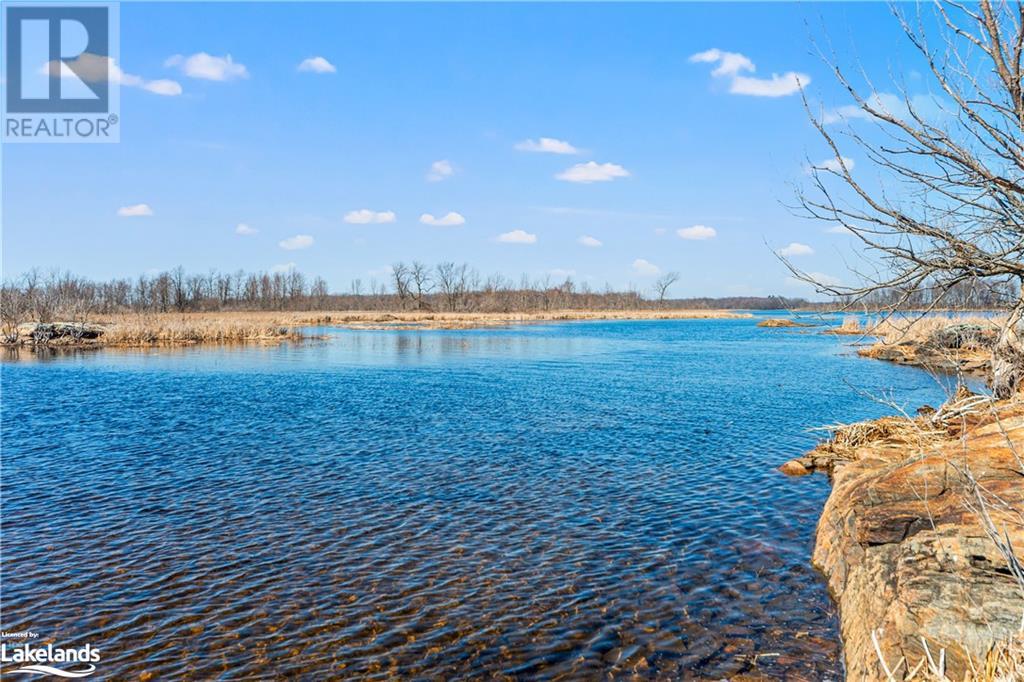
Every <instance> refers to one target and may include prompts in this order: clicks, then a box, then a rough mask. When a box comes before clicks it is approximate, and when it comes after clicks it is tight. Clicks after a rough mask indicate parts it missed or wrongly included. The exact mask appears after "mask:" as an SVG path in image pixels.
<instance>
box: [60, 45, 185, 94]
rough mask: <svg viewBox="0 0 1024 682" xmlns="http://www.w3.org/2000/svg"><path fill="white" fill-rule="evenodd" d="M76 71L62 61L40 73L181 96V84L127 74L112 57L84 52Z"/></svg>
mask: <svg viewBox="0 0 1024 682" xmlns="http://www.w3.org/2000/svg"><path fill="white" fill-rule="evenodd" d="M71 64H73V65H74V69H72V67H71V66H69V65H68V64H65V63H64V62H62V61H59V62H47V63H46V64H43V66H42V68H41V69H40V73H42V74H43V75H47V74H48V75H49V76H50V77H51V78H65V79H67V78H81V79H82V80H83V81H86V82H89V83H98V82H100V81H103V80H106V81H109V82H111V83H117V84H118V85H122V86H124V87H129V88H141V89H143V90H146V91H147V92H152V93H153V94H155V95H164V96H167V97H173V96H176V95H180V94H181V92H182V90H181V84H180V83H178V82H177V81H172V80H167V79H159V80H153V81H150V80H146V79H145V78H142V77H141V76H136V75H133V74H130V73H125V72H124V71H122V70H121V67H119V66H118V65H117V62H115V61H114V59H113V58H111V57H101V56H100V55H95V54H92V53H91V52H83V53H82V54H80V55H79V56H78V57H77V58H75V59H74V60H72V61H71Z"/></svg>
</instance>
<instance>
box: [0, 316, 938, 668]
mask: <svg viewBox="0 0 1024 682" xmlns="http://www.w3.org/2000/svg"><path fill="white" fill-rule="evenodd" d="M755 323H756V320H681V321H650V322H585V323H564V324H550V325H533V326H521V327H514V328H508V329H490V330H471V331H422V332H416V331H413V332H410V331H343V330H323V331H324V333H325V334H327V336H328V338H327V339H325V340H323V341H317V342H312V343H307V344H289V345H282V346H279V347H277V346H275V347H240V346H236V347H229V348H190V349H185V350H159V351H148V352H131V351H115V350H108V351H99V352H89V353H72V354H62V355H52V356H47V357H43V356H33V355H32V354H31V353H25V352H22V353H21V354H20V359H19V360H16V361H7V362H4V363H3V364H2V365H0V369H2V408H3V411H2V427H3V446H4V447H3V459H2V468H0V474H2V497H3V500H2V501H3V509H2V511H3V516H2V524H3V525H2V558H3V578H2V581H3V582H2V607H3V609H2V618H3V621H2V623H0V627H2V629H3V630H7V631H16V630H24V629H31V630H32V631H34V632H37V633H39V634H40V639H39V642H42V643H45V642H47V641H52V642H54V643H55V644H56V645H59V646H72V645H76V646H81V645H84V644H85V643H90V644H91V645H92V646H93V647H95V648H97V649H99V650H100V652H101V656H102V660H101V662H100V663H98V664H97V677H99V678H100V679H139V678H140V676H141V677H143V679H145V678H146V677H147V675H149V676H153V679H159V680H164V679H195V680H214V679H231V680H241V679H252V680H257V679H260V680H265V679H278V678H285V677H289V678H293V677H298V678H305V679H317V680H323V679H340V678H358V679H367V678H372V677H378V678H402V679H408V678H413V677H428V678H435V679H440V678H445V679H457V678H463V679H465V678H489V679H500V678H509V679H538V678H541V679H555V678H559V679H580V678H585V679H594V678H597V677H602V676H604V677H607V676H611V677H631V676H638V677H641V678H655V677H658V678H664V677H684V678H693V677H701V678H706V677H721V676H727V675H732V674H737V673H741V672H751V673H763V674H766V675H769V676H771V677H773V678H776V677H784V676H791V677H793V678H798V679H838V678H840V676H841V668H840V663H839V644H838V636H837V629H836V618H835V614H834V612H833V608H832V606H831V605H830V603H829V599H828V597H827V594H826V591H825V587H824V584H823V582H822V580H821V579H820V577H819V576H818V575H817V574H816V573H815V571H814V570H813V569H812V568H811V566H810V563H809V560H810V554H811V548H812V542H813V534H814V527H815V524H816V522H817V519H818V515H819V513H820V511H821V507H822V504H823V503H824V500H825V498H826V496H827V494H828V483H827V481H826V479H825V478H824V477H823V476H814V477H805V478H801V479H787V478H785V477H783V476H782V475H780V474H779V473H777V472H776V471H775V467H776V466H777V465H778V464H780V463H782V462H783V461H785V460H787V459H789V458H791V457H793V456H796V455H798V454H800V453H801V452H803V451H804V450H806V449H808V448H810V447H811V446H812V445H813V444H814V442H815V436H814V435H811V434H808V433H807V432H806V429H808V427H814V426H817V425H821V424H826V423H830V422H835V421H852V420H857V419H862V418H868V417H875V416H879V415H881V414H883V413H885V412H886V408H883V407H882V406H881V405H880V404H879V403H877V402H873V401H872V400H870V399H869V398H867V397H865V395H863V394H862V393H861V392H862V391H863V392H867V393H874V394H882V393H883V392H885V393H886V395H888V396H890V397H893V398H895V399H897V400H898V401H900V402H903V403H906V404H907V405H908V406H909V407H916V406H917V405H919V404H921V403H926V402H927V403H931V404H933V405H934V404H937V403H938V402H939V401H941V399H942V390H941V388H940V387H939V386H938V385H937V384H936V381H935V380H934V379H933V378H931V377H930V376H928V375H927V374H926V373H924V372H922V371H919V370H915V369H912V368H907V367H900V366H895V365H891V364H888V363H884V362H878V361H871V360H863V359H860V358H856V357H854V356H852V355H851V354H850V349H849V347H847V346H844V345H843V342H844V340H845V341H847V342H848V341H850V340H851V339H849V338H847V339H836V338H834V337H828V336H823V335H820V334H817V333H814V332H813V331H812V332H810V333H808V332H807V331H805V330H798V331H796V332H794V331H788V330H778V329H763V328H758V327H756V326H755Z"/></svg>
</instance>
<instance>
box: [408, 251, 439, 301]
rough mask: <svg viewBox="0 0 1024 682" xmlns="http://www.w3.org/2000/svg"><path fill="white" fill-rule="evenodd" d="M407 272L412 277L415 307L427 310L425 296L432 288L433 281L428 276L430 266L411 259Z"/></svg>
mask: <svg viewBox="0 0 1024 682" xmlns="http://www.w3.org/2000/svg"><path fill="white" fill-rule="evenodd" d="M409 274H410V276H411V277H412V284H413V289H414V291H413V295H414V296H415V298H416V309H417V310H429V309H430V303H429V302H428V301H427V300H426V298H425V297H426V295H427V294H429V293H430V292H431V290H432V289H433V288H434V282H433V279H432V278H431V276H430V267H429V266H427V265H424V264H423V263H421V262H419V261H413V263H412V268H410V270H409Z"/></svg>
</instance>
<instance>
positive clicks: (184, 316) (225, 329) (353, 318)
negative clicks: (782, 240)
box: [49, 310, 751, 347]
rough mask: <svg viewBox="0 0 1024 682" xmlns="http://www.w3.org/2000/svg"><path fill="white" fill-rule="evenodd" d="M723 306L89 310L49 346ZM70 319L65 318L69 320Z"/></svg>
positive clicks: (472, 324)
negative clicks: (81, 327) (80, 331)
mask: <svg viewBox="0 0 1024 682" xmlns="http://www.w3.org/2000/svg"><path fill="white" fill-rule="evenodd" d="M749 317H751V315H750V314H749V313H736V312H731V311H727V310H630V311H617V310H612V311H603V310H555V311H547V312H537V313H509V314H503V313H433V312H387V311H330V312H215V313H150V314H113V315H89V316H86V317H85V318H84V319H75V320H73V322H76V323H79V322H84V323H87V324H90V325H97V326H99V327H101V328H102V329H103V333H102V335H101V336H100V337H99V338H98V339H95V340H75V339H71V338H63V339H61V338H57V339H53V340H51V341H49V345H54V346H58V345H65V346H118V347H145V346H181V345H193V344H201V343H211V344H215V343H277V342H280V341H286V340H298V339H302V338H305V337H304V334H303V333H302V332H301V331H299V328H300V327H309V326H337V327H348V328H352V329H471V328H477V327H498V326H507V325H510V324H524V323H530V322H549V321H567V320H661V319H709V318H723V319H733V318H749ZM69 321H70V320H69Z"/></svg>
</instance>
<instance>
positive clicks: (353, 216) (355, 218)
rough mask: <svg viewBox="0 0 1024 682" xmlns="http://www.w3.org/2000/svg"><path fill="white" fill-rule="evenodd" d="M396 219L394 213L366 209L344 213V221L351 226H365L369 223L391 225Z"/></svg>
mask: <svg viewBox="0 0 1024 682" xmlns="http://www.w3.org/2000/svg"><path fill="white" fill-rule="evenodd" d="M396 218H397V217H396V216H395V212H394V211H371V210H370V209H368V208H361V209H359V210H358V211H349V212H348V213H346V214H345V218H344V220H345V222H346V223H352V224H353V225H366V224H369V223H393V222H395V220H396Z"/></svg>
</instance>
